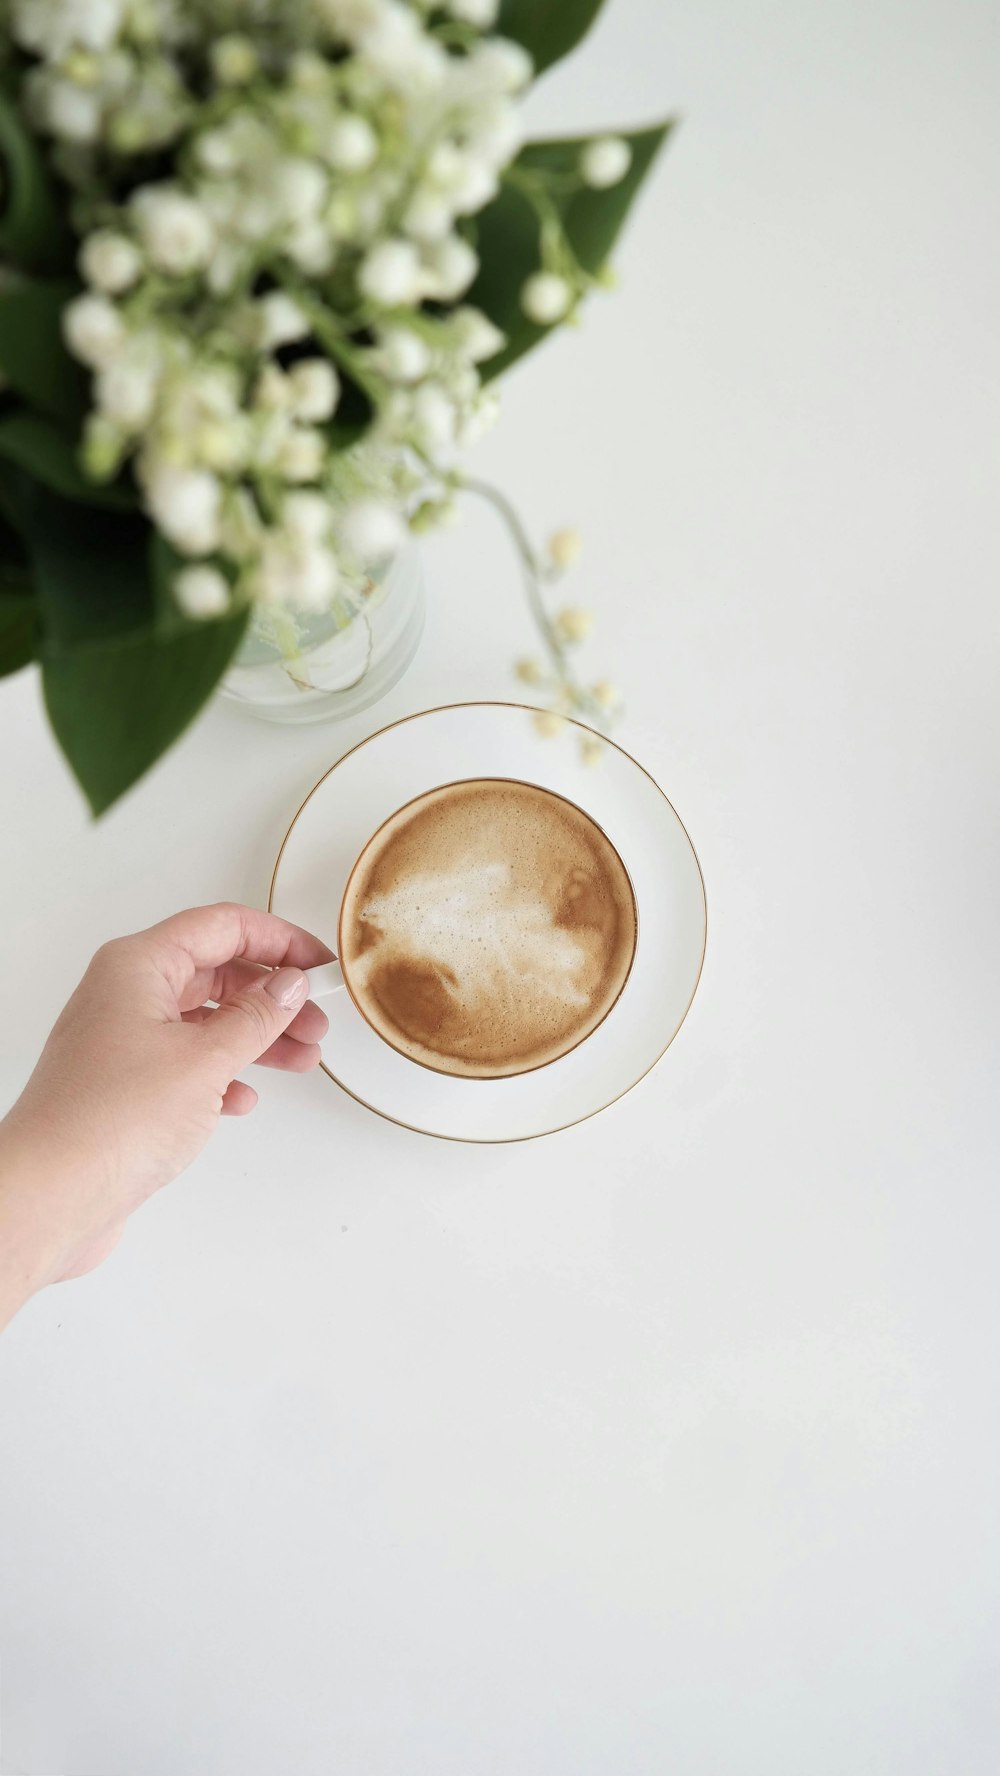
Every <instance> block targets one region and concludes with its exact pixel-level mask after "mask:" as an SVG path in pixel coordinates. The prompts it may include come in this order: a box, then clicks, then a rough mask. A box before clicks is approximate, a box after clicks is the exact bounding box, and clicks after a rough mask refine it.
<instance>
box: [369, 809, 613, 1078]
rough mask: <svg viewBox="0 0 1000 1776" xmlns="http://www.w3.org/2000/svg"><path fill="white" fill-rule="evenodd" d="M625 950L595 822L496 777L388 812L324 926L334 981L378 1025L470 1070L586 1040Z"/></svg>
mask: <svg viewBox="0 0 1000 1776" xmlns="http://www.w3.org/2000/svg"><path fill="white" fill-rule="evenodd" d="M635 943H636V910H635V899H634V896H633V893H632V885H631V883H630V881H629V878H628V874H627V872H626V870H625V867H624V865H623V864H622V861H621V859H620V857H619V856H618V853H617V851H616V850H615V849H614V846H613V845H612V844H611V843H610V842H609V840H608V839H607V838H606V837H605V836H604V834H603V833H602V832H601V830H600V828H599V827H598V826H596V825H595V823H594V822H593V821H592V820H591V819H590V818H589V817H588V816H587V815H586V814H584V813H583V812H582V810H581V809H579V808H577V807H576V806H575V805H574V804H573V803H572V802H568V801H566V800H564V799H563V797H561V796H557V795H554V794H552V793H551V792H550V791H549V790H545V789H539V788H538V787H537V786H536V785H534V784H530V783H517V782H512V781H508V780H507V779H501V778H477V779H474V780H472V781H470V782H465V783H452V784H448V785H446V786H444V787H443V788H441V789H435V790H431V791H429V792H428V794H427V795H424V796H420V797H419V798H418V799H417V800H416V801H413V802H410V803H408V804H407V806H406V807H404V808H401V809H400V810H399V812H398V813H397V814H394V815H393V816H392V817H391V819H390V820H388V821H387V822H386V824H385V825H384V826H383V827H381V828H380V830H379V831H378V832H377V833H376V834H375V835H374V837H373V838H372V839H371V840H370V841H369V843H368V845H367V846H366V847H365V850H364V851H363V853H362V855H361V857H360V858H359V859H358V862H357V864H356V865H355V867H354V870H353V872H352V874H351V878H350V881H349V882H348V885H347V892H346V894H345V897H344V904H343V909H342V913H341V922H340V944H341V957H340V959H341V965H342V967H343V970H344V975H345V978H346V980H347V983H348V986H349V988H350V990H351V992H352V993H353V995H354V997H355V999H356V1000H357V1002H358V1004H359V1006H360V1007H361V1009H362V1011H363V1012H364V1014H365V1016H366V1017H367V1018H368V1020H369V1022H370V1023H371V1024H372V1025H373V1026H374V1027H375V1029H376V1030H377V1031H378V1032H379V1034H380V1035H381V1036H383V1037H384V1038H385V1040H386V1041H387V1042H389V1043H391V1044H392V1046H393V1047H394V1048H398V1049H400V1050H401V1051H402V1053H404V1054H406V1055H409V1056H410V1057H411V1058H412V1059H413V1060H417V1061H422V1062H423V1063H424V1064H425V1065H426V1066H430V1067H435V1068H437V1069H438V1070H439V1071H442V1072H446V1073H455V1074H460V1075H463V1076H466V1077H471V1078H480V1079H488V1078H497V1077H501V1076H503V1075H506V1074H511V1073H522V1072H526V1071H528V1070H529V1069H530V1068H533V1067H539V1066H543V1065H544V1064H545V1063H546V1062H548V1061H552V1060H555V1059H557V1058H558V1056H560V1055H562V1054H565V1053H566V1052H567V1050H568V1049H570V1048H573V1047H575V1045H576V1044H577V1043H578V1042H580V1041H582V1039H583V1037H584V1036H587V1035H589V1034H590V1032H591V1031H592V1030H593V1029H594V1028H595V1027H596V1025H597V1024H599V1023H600V1022H601V1020H602V1018H604V1017H605V1016H606V1015H607V1013H608V1011H609V1010H610V1008H611V1006H612V1005H613V1004H614V1002H615V1000H616V998H617V997H618V995H619V993H620V992H621V989H622V987H623V986H624V984H625V980H626V979H627V976H628V972H629V969H630V967H631V965H632V957H633V955H634V952H635Z"/></svg>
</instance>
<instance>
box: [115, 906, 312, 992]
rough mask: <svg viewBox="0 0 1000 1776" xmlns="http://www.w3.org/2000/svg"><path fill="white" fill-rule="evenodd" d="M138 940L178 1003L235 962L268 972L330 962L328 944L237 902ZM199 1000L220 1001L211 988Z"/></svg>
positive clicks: (174, 921)
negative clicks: (151, 955) (258, 966)
mask: <svg viewBox="0 0 1000 1776" xmlns="http://www.w3.org/2000/svg"><path fill="white" fill-rule="evenodd" d="M137 935H138V937H140V938H144V939H146V940H147V941H148V942H149V943H150V945H151V946H152V948H153V951H154V953H155V954H156V956H157V959H158V962H159V964H160V966H161V967H162V968H163V970H164V973H165V974H166V976H167V978H168V980H169V981H170V984H171V986H172V987H173V988H174V990H175V992H176V993H177V997H178V999H179V1000H180V999H181V998H182V996H183V997H186V998H187V1000H188V1003H189V1004H190V1003H191V998H190V989H191V987H192V983H193V982H194V981H195V980H196V978H199V977H200V978H201V979H204V978H206V977H209V985H210V984H211V980H212V979H214V977H215V971H216V970H218V969H221V968H223V967H224V965H225V964H227V963H230V962H232V960H233V959H234V958H241V959H243V960H244V961H247V962H256V963H263V964H265V965H266V966H267V967H268V968H282V967H293V968H314V967H315V966H316V965H317V964H318V963H320V962H329V961H330V960H331V957H332V952H331V951H330V950H329V949H328V948H327V946H326V944H325V943H323V942H322V941H321V940H320V939H319V938H318V937H314V936H313V935H312V933H311V932H309V931H303V929H302V927H301V926H300V925H291V924H289V922H288V920H287V919H279V918H278V917H277V915H276V914H274V913H262V912H260V911H258V909H257V908H256V907H246V906H239V905H237V904H236V902H234V901H220V902H219V903H218V904H217V905H216V906H207V907H191V908H189V909H188V911H187V912H183V913H175V914H174V916H173V918H170V919H163V920H162V921H161V922H160V924H159V925H152V926H150V928H149V930H148V931H144V932H140V933H138V934H137ZM130 941H131V942H134V941H135V940H134V939H132V940H130ZM200 996H201V998H202V999H215V998H218V997H219V995H218V994H217V993H213V992H211V991H210V990H209V988H207V989H205V990H204V991H202V992H201V994H200Z"/></svg>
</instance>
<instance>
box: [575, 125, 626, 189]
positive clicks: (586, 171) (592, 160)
mask: <svg viewBox="0 0 1000 1776" xmlns="http://www.w3.org/2000/svg"><path fill="white" fill-rule="evenodd" d="M631 165H632V150H631V148H630V147H629V145H628V143H627V142H626V141H625V139H624V137H622V136H599V137H598V139H597V140H596V141H595V142H588V143H587V145H586V147H585V148H584V149H583V150H582V152H581V154H580V177H581V179H582V180H583V182H584V184H585V185H590V186H591V187H592V188H593V190H595V191H606V190H607V188H608V187H609V186H610V185H618V184H619V183H620V182H621V180H622V179H624V177H625V174H626V173H627V172H628V169H629V167H630V166H631Z"/></svg>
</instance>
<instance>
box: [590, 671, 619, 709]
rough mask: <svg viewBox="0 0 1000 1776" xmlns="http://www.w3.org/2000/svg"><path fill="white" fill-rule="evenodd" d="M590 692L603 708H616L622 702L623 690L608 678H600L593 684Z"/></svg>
mask: <svg viewBox="0 0 1000 1776" xmlns="http://www.w3.org/2000/svg"><path fill="white" fill-rule="evenodd" d="M590 694H591V696H592V697H593V699H594V701H595V703H599V704H600V706H601V708H602V709H614V708H616V707H617V705H618V704H619V703H620V702H621V692H620V691H619V689H618V686H617V685H615V684H612V683H611V681H610V679H607V678H599V679H598V680H597V683H596V684H592V685H591V687H590Z"/></svg>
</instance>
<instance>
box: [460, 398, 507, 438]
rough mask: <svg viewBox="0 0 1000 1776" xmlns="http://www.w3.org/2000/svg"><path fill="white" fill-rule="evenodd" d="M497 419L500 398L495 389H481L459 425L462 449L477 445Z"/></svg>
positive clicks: (498, 416) (491, 428)
mask: <svg viewBox="0 0 1000 1776" xmlns="http://www.w3.org/2000/svg"><path fill="white" fill-rule="evenodd" d="M499 418H500V396H499V395H498V394H497V392H496V389H492V388H488V389H483V391H482V393H481V394H480V395H478V396H477V397H476V400H475V401H474V402H473V404H472V406H471V407H470V408H469V409H468V411H467V412H466V413H465V414H464V415H463V417H462V419H461V421H460V423H459V426H458V441H459V443H460V444H461V445H462V446H463V447H465V446H466V445H470V444H478V443H479V440H480V438H485V436H486V434H487V432H491V431H492V430H493V427H494V426H495V425H496V423H497V420H498V419H499Z"/></svg>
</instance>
